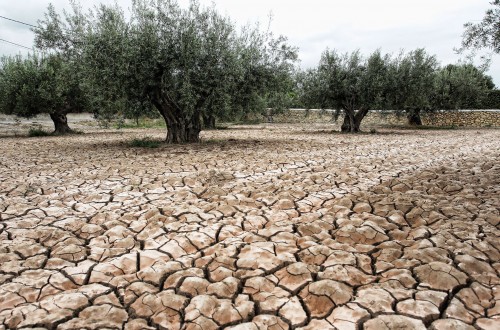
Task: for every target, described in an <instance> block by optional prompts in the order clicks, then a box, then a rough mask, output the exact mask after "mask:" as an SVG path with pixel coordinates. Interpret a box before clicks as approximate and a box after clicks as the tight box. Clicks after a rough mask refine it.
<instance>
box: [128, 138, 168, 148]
mask: <svg viewBox="0 0 500 330" xmlns="http://www.w3.org/2000/svg"><path fill="white" fill-rule="evenodd" d="M160 145H161V142H160V141H158V140H153V139H152V138H150V137H145V138H142V139H137V138H136V139H133V140H132V141H131V142H130V146H131V147H133V148H158V147H159V146H160Z"/></svg>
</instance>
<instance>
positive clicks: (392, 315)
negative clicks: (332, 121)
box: [0, 125, 500, 330]
mask: <svg viewBox="0 0 500 330" xmlns="http://www.w3.org/2000/svg"><path fill="white" fill-rule="evenodd" d="M331 129H332V127H330V126H327V125H326V126H325V125H323V126H293V125H270V126H269V125H262V126H247V127H244V126H242V127H233V128H231V129H227V130H220V131H208V132H203V133H202V138H203V141H204V142H202V143H200V144H196V145H178V146H161V147H160V148H158V149H141V148H132V147H130V146H129V142H130V140H131V139H133V138H134V137H140V136H144V135H148V136H153V137H156V138H162V137H164V135H165V134H164V132H163V131H161V130H135V131H134V130H126V131H112V130H109V131H104V130H101V131H100V130H94V131H92V132H88V133H87V134H83V135H75V136H69V137H44V138H23V137H17V138H9V137H3V138H1V139H0V171H1V172H0V329H16V328H37V329H97V328H100V329H102V328H105V329H127V330H129V329H130V330H131V329H203V330H208V329H238V330H243V329H245V330H247V329H248V330H253V329H269V330H277V329H342V330H344V329H374V330H375V329H377V330H378V329H395V328H397V329H425V328H432V329H500V239H499V238H500V216H499V210H500V147H499V146H500V130H491V129H490V130H448V131H445V130H432V131H431V130H422V131H412V130H385V131H381V132H379V133H377V134H373V135H372V134H361V135H341V134H338V133H334V134H332V133H331V132H330V130H331Z"/></svg>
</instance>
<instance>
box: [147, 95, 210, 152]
mask: <svg viewBox="0 0 500 330" xmlns="http://www.w3.org/2000/svg"><path fill="white" fill-rule="evenodd" d="M152 102H153V104H154V106H155V107H156V109H157V110H158V111H159V112H160V114H161V115H162V117H163V119H164V120H165V124H166V125H167V138H166V140H165V141H166V142H167V143H189V142H200V132H201V120H200V114H199V113H194V114H192V115H191V116H190V117H186V116H185V115H184V114H183V113H182V110H181V109H180V108H179V107H177V106H175V105H173V104H172V102H169V101H168V100H162V99H160V98H157V99H153V100H152Z"/></svg>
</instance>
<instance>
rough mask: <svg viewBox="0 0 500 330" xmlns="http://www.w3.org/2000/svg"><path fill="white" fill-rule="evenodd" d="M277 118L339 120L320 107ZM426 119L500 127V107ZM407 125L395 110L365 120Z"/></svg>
mask: <svg viewBox="0 0 500 330" xmlns="http://www.w3.org/2000/svg"><path fill="white" fill-rule="evenodd" d="M265 120H267V119H265ZM273 120H274V122H275V123H305V124H308V123H310V124H312V123H317V124H325V123H335V121H334V118H333V111H331V110H316V109H311V110H304V109H292V110H289V111H286V112H285V113H282V114H278V115H274V116H273ZM341 120H342V117H339V120H338V122H337V123H338V124H340V122H341ZM422 122H423V124H424V125H427V126H438V127H445V126H456V127H500V110H459V111H438V112H435V113H430V114H422ZM404 125H407V119H406V116H404V114H403V115H399V116H398V115H397V114H396V113H395V112H394V111H378V110H374V111H370V112H369V113H368V115H367V116H366V117H365V119H364V120H363V122H362V127H363V126H404Z"/></svg>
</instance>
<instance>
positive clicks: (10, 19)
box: [0, 15, 38, 28]
mask: <svg viewBox="0 0 500 330" xmlns="http://www.w3.org/2000/svg"><path fill="white" fill-rule="evenodd" d="M0 18H3V19H6V20H8V21H12V22H16V23H19V24H23V25H27V26H31V27H34V28H38V26H35V25H33V24H29V23H25V22H21V21H18V20H15V19H12V18H8V17H5V16H2V15H0Z"/></svg>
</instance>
